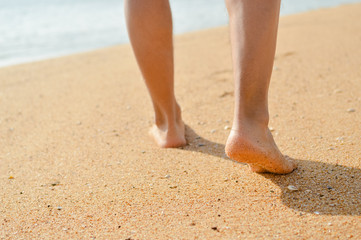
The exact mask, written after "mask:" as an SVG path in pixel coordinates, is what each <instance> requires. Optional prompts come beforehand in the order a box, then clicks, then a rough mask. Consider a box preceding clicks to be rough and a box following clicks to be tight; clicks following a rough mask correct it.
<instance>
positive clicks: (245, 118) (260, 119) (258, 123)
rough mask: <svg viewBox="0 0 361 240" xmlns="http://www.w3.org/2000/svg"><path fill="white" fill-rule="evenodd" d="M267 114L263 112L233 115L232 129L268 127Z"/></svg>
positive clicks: (264, 128)
mask: <svg viewBox="0 0 361 240" xmlns="http://www.w3.org/2000/svg"><path fill="white" fill-rule="evenodd" d="M268 123H269V115H268V112H267V113H263V114H252V115H237V114H236V115H235V119H234V121H233V127H232V129H233V130H236V131H237V130H241V129H244V128H251V129H255V128H256V129H260V130H262V129H263V130H266V129H268Z"/></svg>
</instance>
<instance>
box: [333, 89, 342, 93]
mask: <svg viewBox="0 0 361 240" xmlns="http://www.w3.org/2000/svg"><path fill="white" fill-rule="evenodd" d="M333 92H334V93H342V90H341V89H335V91H333Z"/></svg>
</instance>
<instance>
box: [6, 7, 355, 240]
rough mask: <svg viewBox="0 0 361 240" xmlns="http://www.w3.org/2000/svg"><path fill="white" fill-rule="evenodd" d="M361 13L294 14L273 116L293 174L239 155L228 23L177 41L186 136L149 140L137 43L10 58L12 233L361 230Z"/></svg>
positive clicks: (338, 234)
mask: <svg viewBox="0 0 361 240" xmlns="http://www.w3.org/2000/svg"><path fill="white" fill-rule="evenodd" d="M360 12H361V4H352V5H344V6H341V7H337V8H328V9H322V10H316V11H311V12H306V13H300V14H296V15H291V16H286V17H281V21H280V27H279V34H278V46H277V51H276V57H275V65H274V71H273V75H272V80H271V85H270V91H269V111H270V125H269V126H270V127H271V128H272V129H273V130H272V134H273V135H274V138H275V141H276V142H277V144H278V146H279V148H280V150H281V151H282V152H283V153H284V154H286V155H288V156H290V157H292V158H294V159H295V160H296V161H297V163H298V166H299V167H298V169H296V170H295V171H294V172H293V173H291V174H289V175H285V176H281V175H272V174H254V173H252V172H250V171H249V170H248V167H247V166H246V165H243V164H239V163H237V162H234V161H231V160H229V159H228V158H227V157H226V156H225V154H224V144H225V141H226V139H227V136H228V134H229V131H230V130H229V128H228V127H227V126H230V125H231V124H232V123H231V121H232V116H233V100H234V99H233V74H232V65H231V51H230V44H229V37H228V28H227V27H219V28H213V29H210V30H203V31H197V32H192V33H187V34H182V35H180V36H176V37H175V41H174V44H175V47H174V48H175V63H176V64H175V79H176V80H175V87H176V88H175V89H176V96H177V100H178V101H179V103H180V105H181V107H182V111H183V114H182V116H183V119H184V121H185V123H186V124H187V130H186V136H187V140H188V142H189V145H187V146H186V147H184V148H178V149H160V148H157V147H156V146H155V144H154V143H153V141H152V140H151V139H150V138H148V135H147V132H148V129H149V127H150V126H151V125H152V120H153V110H152V104H151V101H150V98H149V96H148V93H147V90H146V87H145V86H144V82H143V81H142V79H141V76H140V73H139V69H138V67H137V64H136V61H135V59H134V56H133V53H132V50H131V48H130V46H129V45H119V46H115V47H111V48H106V49H101V50H96V51H91V52H86V53H81V54H73V55H70V56H66V57H61V58H54V59H50V60H43V61H39V62H35V63H26V64H22V65H16V66H11V67H6V68H1V69H0V102H1V104H0V136H1V138H0V179H1V181H0V189H2V191H1V192H0V195H1V197H0V213H1V219H0V221H1V228H0V238H4V239H39V238H41V239H48V238H54V236H55V237H57V238H59V239H79V238H81V239H83V238H84V239H89V238H93V239H94V238H97V239H180V238H181V239H275V238H276V239H278V238H279V239H297V238H301V239H361V232H360V229H361V222H360V221H359V219H360V216H361V208H360V206H361V198H360V189H361V182H360V179H361V159H360V156H361V142H360V136H361V128H360V119H361V94H360V93H361V82H360V80H361V72H360V66H361V58H360V56H361V48H360V47H359V46H360V39H361V25H360V24H359V23H360V21H361V16H360ZM290 186H292V187H290ZM295 189H297V191H295ZM275 226H276V227H275Z"/></svg>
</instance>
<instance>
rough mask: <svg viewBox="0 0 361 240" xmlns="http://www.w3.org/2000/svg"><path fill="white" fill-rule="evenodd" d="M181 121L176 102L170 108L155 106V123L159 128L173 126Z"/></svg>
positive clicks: (179, 110)
mask: <svg viewBox="0 0 361 240" xmlns="http://www.w3.org/2000/svg"><path fill="white" fill-rule="evenodd" d="M181 122H182V117H181V108H180V106H179V105H178V103H177V102H175V103H174V105H173V107H172V108H169V109H161V108H159V107H155V125H156V126H157V127H158V128H160V129H169V128H173V127H174V126H176V125H177V124H179V123H181Z"/></svg>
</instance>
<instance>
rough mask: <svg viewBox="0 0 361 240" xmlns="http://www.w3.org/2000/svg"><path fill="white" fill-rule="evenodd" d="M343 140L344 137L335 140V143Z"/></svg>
mask: <svg viewBox="0 0 361 240" xmlns="http://www.w3.org/2000/svg"><path fill="white" fill-rule="evenodd" d="M344 139H345V138H344V137H338V138H336V140H337V141H343V140H344Z"/></svg>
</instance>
